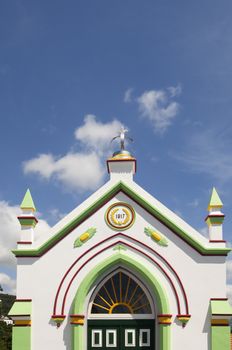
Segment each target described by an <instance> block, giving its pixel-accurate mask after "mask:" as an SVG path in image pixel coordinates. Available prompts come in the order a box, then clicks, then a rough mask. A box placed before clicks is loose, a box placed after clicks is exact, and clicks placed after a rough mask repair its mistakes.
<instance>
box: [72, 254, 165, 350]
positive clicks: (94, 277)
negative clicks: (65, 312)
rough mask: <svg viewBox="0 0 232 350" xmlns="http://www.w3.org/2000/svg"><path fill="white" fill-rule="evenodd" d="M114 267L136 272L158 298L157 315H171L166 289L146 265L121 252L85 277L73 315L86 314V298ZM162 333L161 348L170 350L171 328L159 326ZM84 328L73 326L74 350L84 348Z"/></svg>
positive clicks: (78, 291)
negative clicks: (92, 288)
mask: <svg viewBox="0 0 232 350" xmlns="http://www.w3.org/2000/svg"><path fill="white" fill-rule="evenodd" d="M114 266H122V267H127V268H129V269H130V270H132V271H134V272H135V273H136V274H140V275H141V276H142V278H143V280H144V282H145V283H147V284H148V285H149V286H150V288H151V291H152V295H154V296H156V304H157V310H156V311H157V314H159V313H160V314H170V306H169V302H168V298H167V293H166V291H165V289H164V288H163V287H162V286H161V284H160V282H159V281H158V280H157V279H156V277H155V275H153V274H152V273H150V271H149V270H148V269H146V268H145V267H144V265H142V264H140V263H139V262H137V261H135V260H134V259H131V258H130V257H128V256H127V255H125V254H122V253H121V252H119V253H116V254H114V255H113V256H111V257H110V258H108V259H106V260H105V261H103V262H101V263H100V264H98V265H97V266H95V267H94V269H93V270H92V271H91V272H90V273H89V274H88V275H87V276H86V277H85V279H84V280H83V281H82V283H81V285H80V287H79V288H78V290H77V293H76V296H75V299H74V302H73V314H83V313H84V312H85V310H84V306H85V302H86V297H87V295H88V293H89V290H90V289H91V287H93V286H95V285H96V282H98V279H99V278H103V277H104V275H105V274H106V273H107V272H108V271H110V270H111V269H112V268H113V267H114ZM158 327H159V328H158V329H159V331H160V337H159V339H160V347H159V349H161V350H170V332H171V329H170V326H167V327H163V326H161V327H160V326H158ZM84 336H85V335H84V328H83V326H80V325H74V326H73V347H72V349H73V350H79V349H83V348H84V345H83V344H84Z"/></svg>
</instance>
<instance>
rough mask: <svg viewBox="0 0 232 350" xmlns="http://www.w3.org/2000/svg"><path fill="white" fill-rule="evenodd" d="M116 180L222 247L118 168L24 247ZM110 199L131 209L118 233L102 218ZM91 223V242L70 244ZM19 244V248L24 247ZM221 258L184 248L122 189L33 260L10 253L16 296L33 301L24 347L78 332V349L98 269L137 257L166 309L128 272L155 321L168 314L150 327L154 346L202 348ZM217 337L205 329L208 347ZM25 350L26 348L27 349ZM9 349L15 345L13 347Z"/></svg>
mask: <svg viewBox="0 0 232 350" xmlns="http://www.w3.org/2000/svg"><path fill="white" fill-rule="evenodd" d="M129 170H130V169H129ZM125 171H126V170H125ZM119 179H120V180H121V179H123V181H124V182H125V184H126V185H127V186H128V187H129V188H131V189H133V191H134V192H136V193H137V194H138V195H140V196H142V197H143V198H144V199H145V200H146V202H147V203H151V205H152V206H155V207H156V208H157V209H158V210H160V211H162V213H164V214H165V215H166V216H167V217H168V218H169V219H170V220H171V221H172V222H174V223H175V225H177V226H179V227H180V228H181V229H183V230H184V231H186V232H187V233H188V235H189V236H190V237H193V238H194V240H196V241H197V242H199V244H200V245H202V246H204V247H206V248H207V247H208V248H213V249H215V248H216V249H220V248H222V249H223V248H224V247H225V244H224V243H217V244H215V243H214V244H212V243H210V242H209V241H208V240H207V239H206V238H205V237H203V236H202V235H201V234H200V233H199V232H197V231H196V230H194V229H193V228H192V227H190V226H189V225H188V224H187V223H185V222H184V221H183V220H182V219H181V218H179V217H178V216H177V215H176V214H174V213H173V212H171V211H170V210H169V209H168V208H166V207H165V206H164V205H162V204H161V203H160V202H159V201H157V200H156V199H154V198H153V197H151V196H150V195H149V194H148V193H147V192H145V191H144V190H143V189H141V188H140V187H139V186H138V185H137V184H135V183H134V182H133V181H132V175H131V173H129V174H128V173H123V172H120V171H119V172H115V173H113V174H111V180H110V181H109V182H108V183H106V184H105V185H104V186H103V187H102V188H101V189H99V190H98V191H97V192H96V193H95V194H93V196H91V197H90V198H88V199H87V200H86V201H85V202H84V203H82V204H81V205H80V206H79V207H78V208H76V209H74V211H73V212H71V213H70V214H69V215H68V216H67V217H66V218H64V219H63V220H61V222H59V223H58V224H57V225H56V226H55V227H54V228H53V229H51V232H49V233H48V234H47V235H46V234H45V236H44V238H41V239H40V240H38V241H37V240H36V237H35V240H34V243H33V246H32V247H30V249H38V248H39V247H40V246H41V245H43V244H44V243H45V242H46V240H47V239H48V238H51V237H52V236H53V235H55V234H56V233H57V232H58V231H59V230H60V229H62V228H63V227H64V226H65V225H68V224H69V223H70V222H71V221H72V220H73V219H75V217H77V216H78V215H79V214H80V213H81V212H83V210H85V209H86V208H88V207H89V206H90V205H91V204H92V203H94V201H96V200H97V199H98V198H99V197H100V196H103V195H104V193H105V192H106V191H109V190H110V188H112V187H113V186H115V184H117V183H118V181H119ZM117 202H125V203H127V204H129V205H131V206H132V207H133V209H134V211H135V222H134V224H133V225H132V226H131V227H130V228H129V229H127V230H126V231H123V232H120V230H119V231H115V230H112V229H111V228H110V227H109V226H108V225H107V224H106V222H105V213H106V211H107V209H108V208H109V206H111V205H112V204H114V203H117ZM92 227H94V228H96V233H95V234H94V235H93V236H92V237H91V239H89V240H88V241H86V242H85V243H84V244H83V245H81V246H79V247H74V242H75V241H76V239H77V238H78V237H79V236H80V235H82V234H83V233H84V232H86V231H87V230H88V229H89V228H92ZM145 227H151V228H152V229H154V230H155V231H157V232H159V234H161V235H162V236H163V237H165V239H166V240H167V242H168V245H167V246H160V245H159V244H157V242H155V241H154V240H152V239H151V237H149V236H147V235H146V234H145V233H144V228H145ZM119 244H120V245H122V246H123V247H124V248H125V249H123V250H121V251H119V252H118V251H115V250H114V248H115V247H117V245H119ZM19 248H21V246H20V247H19ZM24 249H27V248H25V247H24ZM116 255H120V256H121V259H119V258H117V259H115V262H114V264H109V267H108V268H106V270H105V271H104V270H99V271H100V272H99V273H97V274H96V266H98V265H99V264H100V263H103V262H104V261H110V259H113V257H114V256H116ZM225 259H226V256H220V255H216V256H210V255H209V256H203V255H201V254H200V253H199V251H197V249H195V248H194V247H192V246H190V245H189V244H188V243H187V242H186V241H185V240H183V239H182V238H181V237H180V236H179V235H177V234H176V233H174V232H173V231H172V230H171V229H170V228H169V227H168V226H167V225H165V223H163V222H162V221H161V220H159V219H158V218H156V217H154V216H153V215H152V214H151V213H149V212H148V211H147V210H146V209H145V208H143V207H142V206H141V205H140V204H138V203H137V202H136V201H135V200H134V199H133V198H131V197H130V196H129V195H127V194H125V193H123V192H118V193H117V194H115V195H114V196H113V197H112V198H110V199H109V200H108V201H107V202H106V203H105V204H104V205H102V206H101V207H100V208H98V210H97V211H96V212H95V213H92V215H90V216H89V217H88V218H86V219H85V220H84V221H83V222H81V223H80V224H79V225H78V226H77V227H76V228H75V229H73V230H72V231H71V232H70V233H68V234H67V235H66V236H65V237H64V238H63V239H61V240H60V241H59V242H57V243H56V244H55V245H54V246H53V247H52V248H51V249H50V250H48V251H47V252H46V253H45V254H43V255H42V256H41V257H18V266H17V276H18V277H17V298H18V299H32V305H33V308H32V309H33V312H32V314H31V320H32V327H31V333H32V340H31V342H32V345H31V350H40V349H46V348H51V349H52V348H54V349H56V350H64V349H72V348H73V344H74V343H75V342H73V334H74V333H75V332H76V334H77V333H78V334H79V336H78V339H81V337H82V339H83V342H82V343H81V346H82V347H83V349H82V350H85V349H86V338H87V336H86V334H87V318H88V317H89V316H90V315H89V308H88V305H89V301H90V300H91V296H92V294H93V291H94V290H95V288H96V286H97V285H98V283H99V282H100V281H101V280H102V279H103V278H104V276H105V275H104V274H105V273H106V272H107V273H108V272H110V271H112V270H114V269H116V268H118V267H121V268H128V266H127V263H126V261H127V260H130V261H135V262H139V264H140V265H141V266H144V270H145V269H146V271H148V273H149V274H150V275H151V276H153V278H154V279H155V280H157V281H158V283H159V285H160V286H161V288H162V290H165V293H166V295H167V300H168V305H169V306H168V309H167V308H166V309H165V308H161V307H160V306H159V305H160V302H159V298H160V294H161V293H159V291H158V290H157V291H154V289H153V287H152V284H151V282H149V280H146V278H145V277H144V274H143V273H141V272H140V271H139V269H136V264H134V266H133V264H131V265H130V266H129V269H130V271H131V273H134V274H136V277H137V278H139V279H141V281H143V283H145V284H146V285H147V288H148V289H149V290H150V293H151V295H152V297H153V302H154V305H155V310H156V318H157V315H158V314H160V313H169V314H171V315H172V324H171V325H170V326H163V325H158V324H157V325H156V327H157V329H158V328H161V329H162V330H161V331H160V332H157V333H158V334H159V335H158V337H160V339H158V340H157V342H159V344H162V342H163V343H165V344H166V345H165V346H163V348H162V350H166V349H168V350H169V349H170V350H177V349H185V348H188V349H189V350H193V349H194V350H195V349H203V350H209V346H210V343H211V333H210V331H211V309H210V299H211V298H226V267H225ZM91 274H93V275H95V278H94V279H93V281H92V283H91V284H90V285H88V287H86V290H85V293H84V295H85V299H84V300H83V305H82V310H79V309H78V310H75V300H76V299H75V298H76V295H77V291H78V290H79V289H80V287H81V284H82V281H83V280H84V279H85V278H86V276H88V275H91ZM144 279H145V280H144ZM79 312H81V313H82V314H84V315H85V322H84V326H73V325H71V324H70V317H69V316H70V315H71V314H73V313H79ZM54 314H55V315H64V316H66V317H65V319H64V321H63V323H62V324H61V325H60V327H59V328H57V327H56V324H55V322H54V321H53V320H52V319H51V317H52V315H54ZM179 314H182V315H186V314H190V315H191V318H190V320H189V321H188V323H187V325H186V326H185V327H184V328H183V327H182V324H181V322H180V321H179V320H178V318H177V315H179ZM157 323H158V322H157ZM73 327H77V330H76V331H75V332H73ZM214 328H223V327H214ZM28 329H29V327H28ZM166 333H168V334H166ZM169 334H170V337H169ZM218 337H219V330H215V333H213V334H212V340H213V342H214V343H215V344H216V343H217V339H218ZM161 338H162V339H161ZM190 339H191V341H190ZM78 342H79V340H78ZM79 345H80V344H79ZM25 349H26V350H27V348H25ZM216 349H217V348H215V349H214V350H216ZM14 350H18V348H15V349H14ZM223 350H227V348H223Z"/></svg>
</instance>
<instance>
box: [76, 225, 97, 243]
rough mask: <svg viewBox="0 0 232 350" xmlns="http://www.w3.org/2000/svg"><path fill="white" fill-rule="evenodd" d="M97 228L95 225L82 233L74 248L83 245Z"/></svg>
mask: <svg viewBox="0 0 232 350" xmlns="http://www.w3.org/2000/svg"><path fill="white" fill-rule="evenodd" d="M96 232H97V229H96V228H95V227H90V228H89V229H88V230H86V231H85V232H84V233H82V234H81V235H80V236H79V237H78V238H77V239H76V240H75V242H74V248H77V247H81V246H82V245H83V244H84V243H86V242H87V241H88V240H89V239H90V238H92V237H93V236H94V235H95V233H96Z"/></svg>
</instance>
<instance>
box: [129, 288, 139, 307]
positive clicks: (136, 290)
mask: <svg viewBox="0 0 232 350" xmlns="http://www.w3.org/2000/svg"><path fill="white" fill-rule="evenodd" d="M138 287H139V285H138V284H136V287H135V289H134V291H133V293H132V295H131V297H130V300H129V301H128V304H130V303H131V300H132V299H133V297H134V295H135V293H136V291H137V289H138Z"/></svg>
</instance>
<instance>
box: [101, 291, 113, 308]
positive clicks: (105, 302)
mask: <svg viewBox="0 0 232 350" xmlns="http://www.w3.org/2000/svg"><path fill="white" fill-rule="evenodd" d="M98 296H99V297H100V298H101V300H103V301H104V303H106V304H107V305H108V306H109V307H111V306H112V305H111V304H110V303H108V301H106V300H105V299H104V298H103V297H102V296H101V295H100V294H99V293H98Z"/></svg>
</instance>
